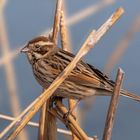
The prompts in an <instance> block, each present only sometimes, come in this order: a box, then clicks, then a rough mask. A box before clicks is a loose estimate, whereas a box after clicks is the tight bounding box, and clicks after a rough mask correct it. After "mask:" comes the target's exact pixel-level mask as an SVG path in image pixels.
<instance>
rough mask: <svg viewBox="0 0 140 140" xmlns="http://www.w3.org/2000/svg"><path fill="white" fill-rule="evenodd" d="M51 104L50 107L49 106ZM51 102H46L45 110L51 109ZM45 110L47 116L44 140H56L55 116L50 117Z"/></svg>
mask: <svg viewBox="0 0 140 140" xmlns="http://www.w3.org/2000/svg"><path fill="white" fill-rule="evenodd" d="M50 103H51V105H50ZM52 103H53V102H52V101H50V99H49V100H48V101H47V108H48V109H51V108H52ZM48 109H47V115H46V121H45V124H44V125H45V126H46V128H45V129H44V130H45V131H46V133H45V135H46V138H45V137H44V138H45V140H56V134H57V127H56V116H54V115H52V114H51V113H50V112H49V111H48ZM42 140H44V139H42Z"/></svg>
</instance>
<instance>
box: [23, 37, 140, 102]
mask: <svg viewBox="0 0 140 140" xmlns="http://www.w3.org/2000/svg"><path fill="white" fill-rule="evenodd" d="M22 51H23V52H25V53H26V54H27V57H28V60H29V62H30V64H31V65H32V69H33V73H34V76H35V78H36V80H37V81H38V83H39V84H40V85H41V86H42V87H43V88H45V89H46V88H48V86H49V85H50V84H51V83H52V81H53V80H54V79H55V78H56V77H57V76H58V75H59V74H60V73H61V72H62V71H63V70H64V69H65V68H66V66H67V65H68V64H69V63H70V62H71V60H72V59H73V58H74V55H73V54H71V53H69V52H66V51H64V50H62V49H60V48H57V47H55V46H54V45H53V43H51V41H50V38H49V37H43V36H40V37H37V38H35V39H33V40H31V41H29V43H28V44H27V45H26V46H25V47H24V48H23V49H22ZM113 87H114V82H113V81H111V80H110V79H109V78H108V77H107V76H106V75H104V74H103V73H102V72H100V71H99V70H98V69H96V68H94V67H93V66H91V65H89V64H86V63H85V62H83V61H80V62H79V63H78V64H77V66H76V67H75V68H74V70H73V71H72V72H71V74H70V75H69V76H68V78H67V79H66V80H65V81H64V82H63V83H62V84H61V85H60V86H59V88H58V89H57V90H56V92H55V93H54V95H55V96H59V97H66V98H75V99H82V98H84V97H89V96H93V95H111V94H112V91H113ZM121 95H123V96H127V97H129V98H132V99H134V100H137V101H140V97H139V96H136V95H133V94H131V93H128V92H126V91H124V90H122V91H121Z"/></svg>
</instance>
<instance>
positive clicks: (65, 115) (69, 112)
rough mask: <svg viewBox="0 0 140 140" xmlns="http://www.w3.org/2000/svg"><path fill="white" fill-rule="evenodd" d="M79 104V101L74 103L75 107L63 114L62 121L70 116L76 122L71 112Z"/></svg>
mask: <svg viewBox="0 0 140 140" xmlns="http://www.w3.org/2000/svg"><path fill="white" fill-rule="evenodd" d="M79 102H80V99H79V100H78V101H77V102H76V103H75V105H74V106H73V107H72V108H70V109H69V110H68V112H67V113H65V114H64V116H63V118H64V119H67V118H68V116H69V115H72V117H73V118H74V119H75V120H76V117H75V116H74V115H73V114H72V112H73V111H74V109H75V108H76V106H77V105H78V104H79Z"/></svg>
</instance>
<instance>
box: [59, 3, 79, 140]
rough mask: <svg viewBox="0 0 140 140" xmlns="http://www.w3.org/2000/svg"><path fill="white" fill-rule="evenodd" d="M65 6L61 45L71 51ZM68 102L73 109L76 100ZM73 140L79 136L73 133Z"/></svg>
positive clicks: (61, 25) (61, 28) (62, 16)
mask: <svg viewBox="0 0 140 140" xmlns="http://www.w3.org/2000/svg"><path fill="white" fill-rule="evenodd" d="M64 6H65V5H63V10H62V11H61V20H60V35H61V45H62V49H63V50H65V51H68V52H71V46H70V39H69V34H68V30H67V27H66V24H65V15H64V9H65V7H64ZM68 104H69V109H70V110H71V109H72V108H73V107H74V106H75V104H76V101H75V100H74V99H68ZM73 114H74V116H76V113H75V112H73ZM75 118H76V117H75ZM72 140H78V138H77V137H76V136H75V135H74V134H73V133H72Z"/></svg>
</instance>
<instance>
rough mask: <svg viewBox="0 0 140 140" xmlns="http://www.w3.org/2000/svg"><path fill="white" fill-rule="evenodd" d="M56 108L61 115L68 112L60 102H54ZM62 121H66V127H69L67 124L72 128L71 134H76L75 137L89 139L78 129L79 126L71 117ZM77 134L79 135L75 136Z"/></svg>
mask: <svg viewBox="0 0 140 140" xmlns="http://www.w3.org/2000/svg"><path fill="white" fill-rule="evenodd" d="M56 107H57V108H58V110H60V111H61V112H62V114H63V115H64V114H66V113H67V112H68V110H67V109H66V107H65V106H64V105H63V104H62V103H61V102H60V101H57V102H56ZM64 121H66V123H68V124H67V125H68V126H69V124H70V125H72V126H73V131H72V133H74V134H76V136H78V138H79V139H84V140H88V139H89V138H88V136H87V135H86V133H85V132H84V131H83V130H82V129H81V128H80V126H79V125H78V124H77V122H76V121H75V119H74V118H73V117H72V116H71V115H68V117H67V120H64ZM72 126H71V127H72ZM77 133H78V134H79V135H77Z"/></svg>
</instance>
